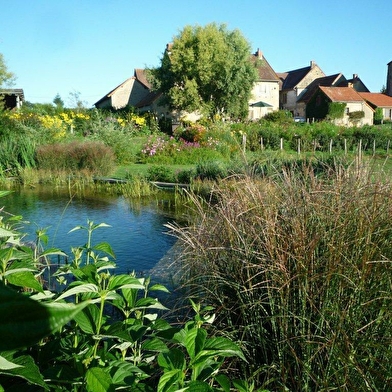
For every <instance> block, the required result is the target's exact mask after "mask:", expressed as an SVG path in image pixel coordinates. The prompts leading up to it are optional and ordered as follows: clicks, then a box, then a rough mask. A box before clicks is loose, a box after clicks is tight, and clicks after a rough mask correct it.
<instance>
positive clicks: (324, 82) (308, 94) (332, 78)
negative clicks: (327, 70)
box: [298, 73, 345, 102]
mask: <svg viewBox="0 0 392 392" xmlns="http://www.w3.org/2000/svg"><path fill="white" fill-rule="evenodd" d="M342 79H344V80H345V77H344V76H343V75H342V74H341V73H338V74H334V75H329V76H324V77H321V78H317V79H315V80H313V82H312V83H310V84H309V86H308V87H306V89H305V90H304V91H303V93H302V94H301V95H300V97H299V98H298V102H309V100H310V98H312V96H313V94H314V93H315V91H316V90H317V87H318V86H325V87H331V86H334V85H336V84H337V83H339V82H340V81H341V80H342Z"/></svg>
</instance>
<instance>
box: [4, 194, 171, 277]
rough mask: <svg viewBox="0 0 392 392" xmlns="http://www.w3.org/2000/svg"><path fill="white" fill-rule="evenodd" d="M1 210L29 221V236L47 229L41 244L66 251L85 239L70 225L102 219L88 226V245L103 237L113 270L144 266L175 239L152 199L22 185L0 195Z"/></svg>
mask: <svg viewBox="0 0 392 392" xmlns="http://www.w3.org/2000/svg"><path fill="white" fill-rule="evenodd" d="M0 202H1V206H4V210H5V211H7V212H10V213H12V214H16V215H22V216H23V218H24V220H26V221H29V222H30V224H29V225H25V226H24V230H23V231H25V232H27V233H28V236H27V239H28V240H33V239H34V233H35V231H36V230H37V229H42V228H47V233H48V236H49V242H48V245H47V247H56V248H59V249H61V250H63V251H64V252H66V253H67V254H70V250H71V247H76V246H82V245H84V244H85V243H86V242H87V232H86V231H84V230H77V231H74V232H72V233H69V231H70V230H71V229H73V228H74V227H75V226H79V225H80V226H85V227H86V226H87V220H90V221H93V222H94V223H95V224H99V223H106V224H108V225H110V226H111V227H102V228H98V229H97V230H95V231H94V233H93V237H92V241H93V245H94V244H97V243H99V242H103V241H105V242H108V243H109V244H110V245H111V247H112V248H113V251H114V253H115V255H116V264H117V266H118V269H117V270H116V272H117V273H124V272H130V271H133V270H135V271H138V272H140V271H146V270H149V269H151V268H153V267H154V266H155V264H156V263H157V262H158V261H159V260H160V259H161V258H162V257H163V256H164V255H165V254H166V253H167V251H168V250H169V249H170V248H171V247H172V245H173V244H174V242H175V239H174V238H173V237H172V236H170V235H167V234H165V233H166V232H167V229H166V228H165V227H164V224H165V223H168V222H171V221H173V219H172V218H170V216H169V215H168V213H167V212H165V211H162V210H161V209H160V208H159V206H158V204H157V203H156V201H154V200H150V201H149V202H146V201H144V202H142V203H136V206H135V205H134V203H132V204H131V203H130V201H129V200H127V199H126V198H123V197H117V196H116V197H113V196H111V197H102V196H101V197H94V196H89V197H83V198H72V199H71V200H70V198H69V196H68V195H59V194H54V193H52V194H50V195H48V194H47V193H42V192H41V193H40V192H34V191H27V190H22V191H20V192H15V193H13V194H12V195H9V196H7V197H5V198H3V199H1V201H0Z"/></svg>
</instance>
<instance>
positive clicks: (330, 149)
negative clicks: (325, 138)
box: [329, 139, 333, 154]
mask: <svg viewBox="0 0 392 392" xmlns="http://www.w3.org/2000/svg"><path fill="white" fill-rule="evenodd" d="M332 143H333V140H332V139H331V140H330V141H329V153H330V154H332Z"/></svg>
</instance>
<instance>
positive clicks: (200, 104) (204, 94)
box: [150, 23, 257, 118]
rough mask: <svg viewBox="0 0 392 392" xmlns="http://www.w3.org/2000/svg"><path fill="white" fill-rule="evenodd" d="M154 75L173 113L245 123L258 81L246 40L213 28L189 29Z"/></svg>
mask: <svg viewBox="0 0 392 392" xmlns="http://www.w3.org/2000/svg"><path fill="white" fill-rule="evenodd" d="M150 75H151V79H152V83H153V85H154V87H155V88H156V89H157V90H160V91H161V92H162V93H163V95H164V97H165V98H164V100H165V103H167V104H168V105H169V106H170V108H172V109H176V110H184V111H188V112H192V111H200V112H201V113H202V114H205V115H207V116H211V117H212V116H214V115H217V114H218V115H223V116H225V117H231V118H244V117H246V115H247V114H248V102H249V98H250V96H251V90H252V87H253V84H254V82H255V81H256V79H257V72H256V64H255V63H254V62H253V63H252V62H251V61H250V45H249V43H248V42H247V40H246V39H245V38H244V36H243V35H242V34H241V32H240V31H239V30H233V31H229V30H228V29H227V28H226V26H225V25H217V24H215V23H211V24H208V25H206V26H205V27H201V26H186V27H185V28H184V29H183V30H182V31H181V32H180V33H179V34H178V35H177V36H175V37H174V39H173V42H172V44H169V45H168V46H167V49H166V51H165V52H164V54H163V57H162V59H161V64H160V66H159V67H158V68H155V69H151V70H150Z"/></svg>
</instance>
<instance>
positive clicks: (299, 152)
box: [297, 138, 301, 155]
mask: <svg viewBox="0 0 392 392" xmlns="http://www.w3.org/2000/svg"><path fill="white" fill-rule="evenodd" d="M297 153H298V155H299V154H301V139H300V138H298V140H297Z"/></svg>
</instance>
